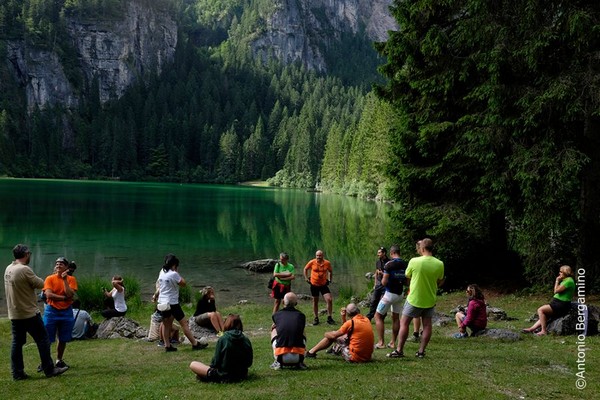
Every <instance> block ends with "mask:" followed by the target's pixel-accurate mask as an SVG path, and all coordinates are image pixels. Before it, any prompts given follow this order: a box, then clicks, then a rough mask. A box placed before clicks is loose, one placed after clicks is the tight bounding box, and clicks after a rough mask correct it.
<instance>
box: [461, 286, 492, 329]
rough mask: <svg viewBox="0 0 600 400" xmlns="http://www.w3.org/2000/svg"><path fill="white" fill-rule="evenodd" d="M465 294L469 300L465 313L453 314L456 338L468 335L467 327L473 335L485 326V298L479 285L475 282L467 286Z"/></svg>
mask: <svg viewBox="0 0 600 400" xmlns="http://www.w3.org/2000/svg"><path fill="white" fill-rule="evenodd" d="M467 296H469V300H468V302H467V311H466V314H465V313H463V312H462V311H459V312H457V313H456V315H455V318H456V324H457V325H458V333H456V334H454V338H456V339H461V338H466V337H468V336H469V333H468V332H467V328H469V329H471V335H474V334H475V333H477V332H479V331H482V330H484V329H485V328H486V326H487V309H486V306H485V298H484V296H483V292H482V291H481V289H480V288H479V286H477V285H475V284H472V285H469V286H467Z"/></svg>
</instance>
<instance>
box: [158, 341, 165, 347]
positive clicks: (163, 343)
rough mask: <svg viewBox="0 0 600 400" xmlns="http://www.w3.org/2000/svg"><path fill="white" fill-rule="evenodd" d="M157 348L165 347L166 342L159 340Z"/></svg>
mask: <svg viewBox="0 0 600 400" xmlns="http://www.w3.org/2000/svg"><path fill="white" fill-rule="evenodd" d="M157 346H158V347H165V342H163V341H162V340H159V341H158V344H157Z"/></svg>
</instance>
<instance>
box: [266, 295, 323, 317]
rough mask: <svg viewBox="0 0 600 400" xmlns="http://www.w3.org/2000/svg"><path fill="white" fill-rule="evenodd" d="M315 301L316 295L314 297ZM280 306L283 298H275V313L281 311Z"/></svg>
mask: <svg viewBox="0 0 600 400" xmlns="http://www.w3.org/2000/svg"><path fill="white" fill-rule="evenodd" d="M313 301H314V297H313ZM279 306H281V299H275V303H274V304H273V314H275V313H276V312H277V311H279Z"/></svg>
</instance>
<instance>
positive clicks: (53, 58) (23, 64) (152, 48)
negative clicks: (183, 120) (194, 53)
mask: <svg viewBox="0 0 600 400" xmlns="http://www.w3.org/2000/svg"><path fill="white" fill-rule="evenodd" d="M67 31H68V33H69V36H70V38H71V40H72V44H73V47H75V49H76V50H77V53H78V60H79V68H80V70H81V74H82V75H83V77H84V80H85V84H86V87H89V86H90V84H91V82H92V81H93V80H94V79H97V80H98V85H99V97H100V101H101V102H106V101H108V100H110V99H114V98H118V97H120V96H121V95H122V94H123V93H124V91H125V90H126V89H127V88H128V87H129V86H130V85H131V84H132V83H133V82H135V81H136V79H139V78H140V77H142V76H143V75H144V74H145V73H147V72H157V73H160V71H161V70H162V68H163V67H164V65H165V63H168V62H169V61H171V60H172V59H173V56H174V54H175V45H176V44H177V24H176V22H175V21H174V20H173V19H172V17H171V15H169V13H168V12H167V11H158V10H156V9H149V8H148V7H145V6H143V5H141V4H139V3H137V2H136V1H130V2H127V5H126V9H125V13H124V16H123V19H122V20H120V21H114V20H112V21H94V22H84V21H78V20H74V19H69V20H67ZM7 48H8V51H7V53H8V61H9V63H10V64H9V65H10V66H11V67H12V70H13V72H14V76H15V77H16V78H17V79H18V81H19V82H20V84H21V85H22V86H23V87H24V88H25V92H26V96H27V105H28V109H29V111H31V110H33V109H35V108H36V107H39V108H44V107H47V106H50V105H55V104H61V105H63V106H65V107H67V108H74V107H76V106H77V105H78V103H79V96H80V94H79V93H78V92H77V91H76V90H75V88H73V86H72V84H71V83H70V82H69V81H68V79H67V77H66V74H65V71H64V68H63V66H62V65H61V63H60V60H59V57H58V55H57V54H55V53H54V52H52V51H49V50H40V49H36V48H31V47H28V46H26V44H25V42H24V41H11V42H9V43H8V46H7Z"/></svg>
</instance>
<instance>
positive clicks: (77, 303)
mask: <svg viewBox="0 0 600 400" xmlns="http://www.w3.org/2000/svg"><path fill="white" fill-rule="evenodd" d="M72 306H73V308H81V301H80V300H79V299H75V300H73V305H72Z"/></svg>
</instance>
